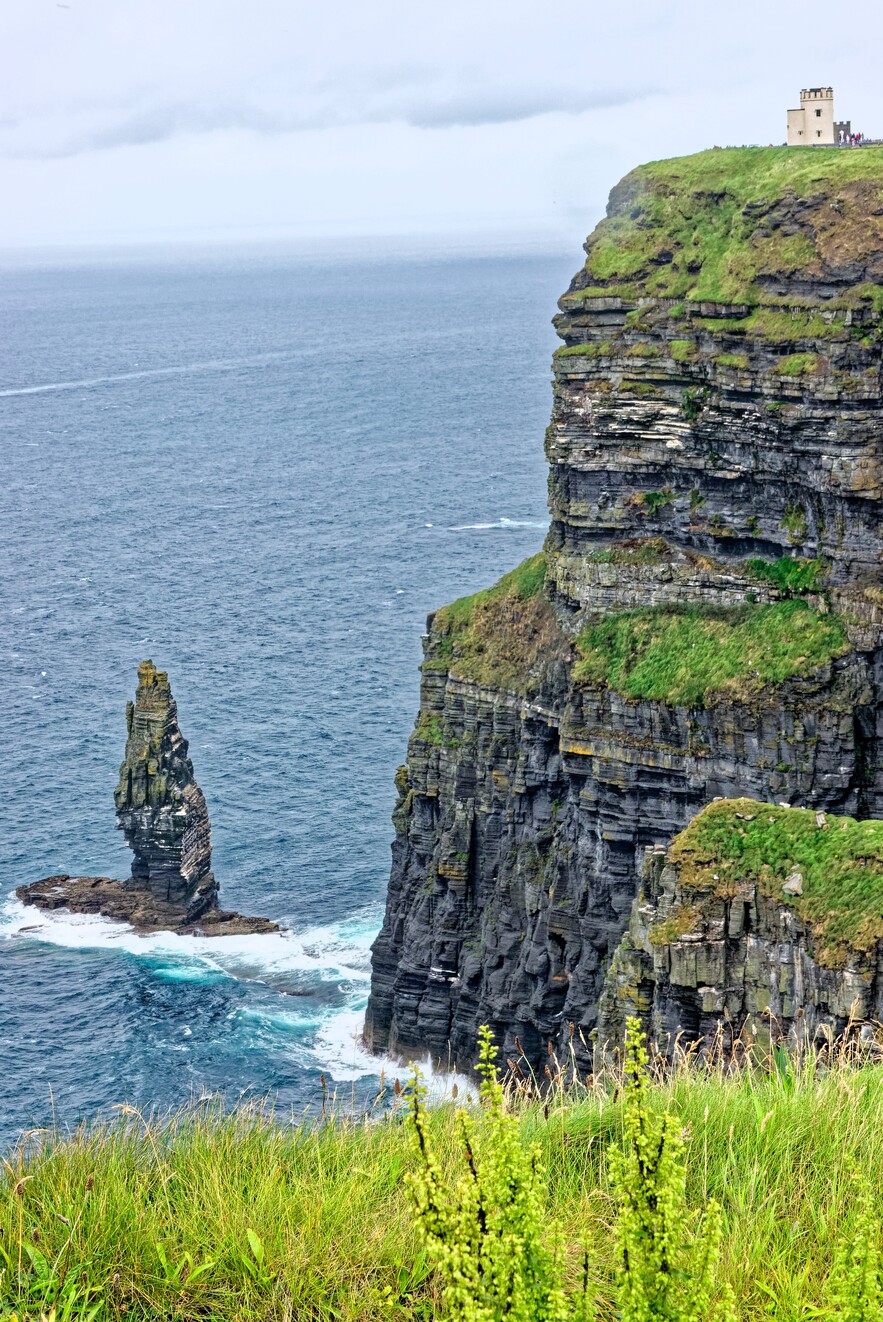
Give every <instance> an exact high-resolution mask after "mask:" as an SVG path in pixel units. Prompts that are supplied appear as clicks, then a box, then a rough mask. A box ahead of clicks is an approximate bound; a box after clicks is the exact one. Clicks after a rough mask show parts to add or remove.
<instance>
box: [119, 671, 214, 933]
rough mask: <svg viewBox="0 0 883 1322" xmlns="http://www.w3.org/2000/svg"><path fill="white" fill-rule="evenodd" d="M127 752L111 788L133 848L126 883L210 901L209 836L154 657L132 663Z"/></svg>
mask: <svg viewBox="0 0 883 1322" xmlns="http://www.w3.org/2000/svg"><path fill="white" fill-rule="evenodd" d="M126 725H127V729H128V738H127V740H126V756H125V760H124V761H123V764H122V766H121V767H120V779H119V784H118V785H117V788H116V790H115V792H114V803H115V805H116V811H117V825H118V827H119V828H120V830H121V831H123V832H124V834H125V837H126V844H127V845H128V846H129V847H130V849H132V850H133V851H134V854H135V857H134V859H133V860H132V885H133V886H134V887H137V888H138V889H147V890H149V891H150V892H151V894H152V895H153V896H154V898H155V899H157V900H159V901H163V902H166V903H170V904H175V905H179V906H182V905H183V906H185V907H189V906H190V905H192V904H193V903H194V901H195V902H197V903H202V905H203V907H205V908H208V907H209V906H210V905H212V904H214V902H215V898H216V896H217V892H218V885H217V882H216V881H215V878H214V875H213V873H212V871H211V859H212V838H211V828H210V826H209V816H208V808H207V807H206V802H205V796H204V795H203V792H202V790H201V789H200V788H199V786H198V785H197V783H196V777H195V775H194V773H193V763H192V762H191V761H190V758H189V757H188V755H187V740H186V739H185V738H184V736H183V735H182V734H181V729H180V727H179V725H178V708H177V705H176V703H175V700H174V698H173V697H172V690H171V688H170V686H169V678H168V675H167V674H166V672H165V671H164V670H157V668H156V666H155V665H154V664H153V662H152V661H143V662H142V663H141V665H140V666H139V667H138V689H137V692H136V694H135V701H134V703H129V704H128V706H127V708H126Z"/></svg>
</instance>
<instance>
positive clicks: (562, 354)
mask: <svg viewBox="0 0 883 1322" xmlns="http://www.w3.org/2000/svg"><path fill="white" fill-rule="evenodd" d="M612 352H613V344H612V342H611V341H610V340H605V341H604V342H603V343H601V344H568V345H562V346H561V348H560V349H556V350H555V353H554V355H553V356H554V357H555V358H605V357H608V356H609V355H610V354H611V353H612Z"/></svg>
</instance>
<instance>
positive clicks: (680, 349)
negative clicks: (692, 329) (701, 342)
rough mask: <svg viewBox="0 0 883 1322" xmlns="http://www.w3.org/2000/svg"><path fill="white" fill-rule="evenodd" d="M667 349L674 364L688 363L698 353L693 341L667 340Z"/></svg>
mask: <svg viewBox="0 0 883 1322" xmlns="http://www.w3.org/2000/svg"><path fill="white" fill-rule="evenodd" d="M668 348H669V352H670V353H671V356H672V358H673V359H674V361H675V362H676V363H690V362H692V361H693V359H694V358H695V357H696V354H697V352H698V348H697V345H696V341H695V340H669V343H668Z"/></svg>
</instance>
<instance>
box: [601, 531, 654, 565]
mask: <svg viewBox="0 0 883 1322" xmlns="http://www.w3.org/2000/svg"><path fill="white" fill-rule="evenodd" d="M670 558H671V550H670V548H669V545H668V542H666V541H665V539H664V538H662V537H635V538H632V539H630V540H629V541H627V542H614V543H613V545H612V546H605V547H602V548H600V549H599V550H597V551H592V552H591V554H590V555H589V556H588V559H589V562H590V563H591V564H593V565H638V566H641V565H661V564H663V563H664V562H665V561H666V560H669V559H670Z"/></svg>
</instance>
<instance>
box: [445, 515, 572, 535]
mask: <svg viewBox="0 0 883 1322" xmlns="http://www.w3.org/2000/svg"><path fill="white" fill-rule="evenodd" d="M548 526H549V520H548V519H544V520H539V519H505V518H502V519H494V520H493V522H491V523H454V524H452V525H451V526H450V527H449V528H448V532H487V531H488V530H490V529H494V528H504V529H505V528H548Z"/></svg>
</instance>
